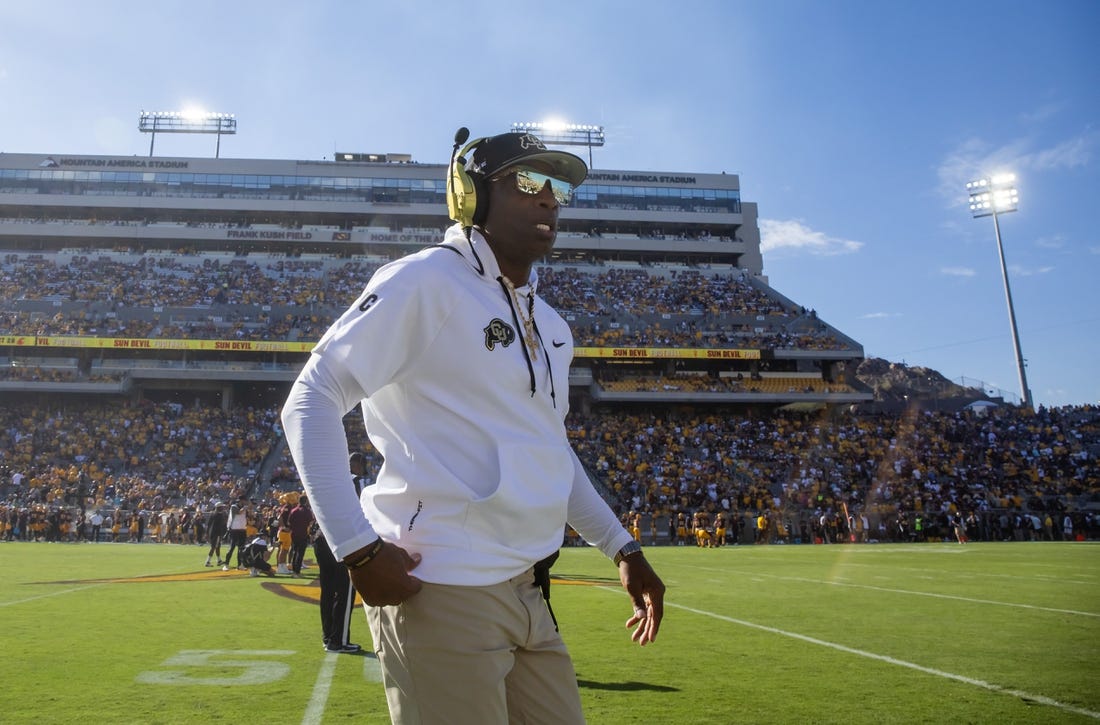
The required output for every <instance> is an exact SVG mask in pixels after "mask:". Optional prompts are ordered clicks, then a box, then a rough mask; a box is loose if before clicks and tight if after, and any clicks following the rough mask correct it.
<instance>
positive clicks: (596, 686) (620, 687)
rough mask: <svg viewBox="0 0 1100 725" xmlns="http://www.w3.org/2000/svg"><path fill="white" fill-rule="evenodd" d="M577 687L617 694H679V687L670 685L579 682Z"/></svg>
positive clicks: (579, 680)
mask: <svg viewBox="0 0 1100 725" xmlns="http://www.w3.org/2000/svg"><path fill="white" fill-rule="evenodd" d="M577 686H578V687H583V688H587V689H589V690H611V691H615V692H640V691H642V690H646V691H649V692H679V691H680V688H678V687H669V686H668V685H654V684H651V683H649V682H593V681H592V680H581V679H578V680H577Z"/></svg>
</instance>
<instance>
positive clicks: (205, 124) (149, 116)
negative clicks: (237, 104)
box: [138, 109, 237, 158]
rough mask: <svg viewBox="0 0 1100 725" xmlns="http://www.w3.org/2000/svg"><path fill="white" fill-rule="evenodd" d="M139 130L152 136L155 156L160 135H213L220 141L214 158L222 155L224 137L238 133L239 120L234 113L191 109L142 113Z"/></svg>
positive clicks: (150, 145) (151, 141)
mask: <svg viewBox="0 0 1100 725" xmlns="http://www.w3.org/2000/svg"><path fill="white" fill-rule="evenodd" d="M138 130H139V131H141V132H142V133H148V134H151V136H150V138H149V155H150V156H152V155H153V144H154V143H155V142H156V139H157V134H158V133H212V134H217V136H218V141H217V145H216V146H215V147H214V158H218V157H219V156H220V155H221V150H222V136H232V135H233V134H235V133H237V118H236V116H234V115H233V114H232V113H209V112H207V111H198V110H193V109H189V110H186V111H142V112H141V115H140V116H138Z"/></svg>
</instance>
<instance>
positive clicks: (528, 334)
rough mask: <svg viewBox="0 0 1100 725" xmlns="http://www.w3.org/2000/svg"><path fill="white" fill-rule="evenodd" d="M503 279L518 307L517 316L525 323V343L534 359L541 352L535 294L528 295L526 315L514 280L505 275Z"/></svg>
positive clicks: (502, 276)
mask: <svg viewBox="0 0 1100 725" xmlns="http://www.w3.org/2000/svg"><path fill="white" fill-rule="evenodd" d="M501 279H502V280H504V286H505V287H507V288H508V294H510V295H512V302H513V304H515V306H516V314H517V315H518V316H519V319H520V322H522V323H523V341H524V342H525V343H527V349H528V350H529V351H530V352H531V357H532V358H534V357H535V356H536V355H538V351H539V338H538V335H536V334H535V293H534V292H528V293H527V313H526V314H524V311H523V305H521V304H520V303H519V295H518V294H517V293H516V286H515V285H514V284H512V280H510V279H508V278H507V277H505V276H504V275H501Z"/></svg>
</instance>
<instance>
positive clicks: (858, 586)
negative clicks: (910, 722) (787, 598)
mask: <svg viewBox="0 0 1100 725" xmlns="http://www.w3.org/2000/svg"><path fill="white" fill-rule="evenodd" d="M695 568H699V569H709V567H695ZM722 571H730V572H732V573H737V574H744V575H745V576H749V577H767V578H769V579H780V580H783V581H792V582H804V583H806V584H828V585H830V586H834V587H852V588H854V589H870V590H872V591H876V592H889V593H891V594H913V595H916V596H921V597H932V598H933V599H953V600H955V601H958V602H970V603H972V604H995V605H997V606H999V607H1015V608H1017V609H1033V610H1036V611H1040V612H1054V613H1055V614H1075V615H1078V616H1081V617H1100V612H1082V611H1080V610H1077V609H1058V608H1055V607H1040V606H1038V605H1035V604H1020V603H1019V602H999V601H996V600H994V599H975V598H973V597H961V596H957V595H954V594H937V593H935V592H922V591H919V590H917V589H896V588H893V587H876V586H873V585H871V584H852V583H850V582H842V581H830V580H828V579H810V578H808V577H801V576H782V575H780V574H764V573H761V572H756V571H740V570H736V569H731V570H726V569H723V570H722Z"/></svg>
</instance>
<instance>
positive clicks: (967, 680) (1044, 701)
mask: <svg viewBox="0 0 1100 725" xmlns="http://www.w3.org/2000/svg"><path fill="white" fill-rule="evenodd" d="M601 588H603V589H605V591H615V590H613V589H610V588H605V587H601ZM665 606H666V607H675V608H676V609H683V610H684V611H685V612H691V613H693V614H701V615H703V616H704V617H711V618H713V619H720V620H722V621H723V622H730V623H732V624H739V625H741V626H742V627H750V628H752V629H759V630H761V631H763V632H770V633H772V634H778V635H780V636H783V637H790V638H791V639H797V640H801V641H803V642H809V643H810V644H816V645H819V646H821V647H828V648H830V649H835V650H838V651H840V652H847V653H848V654H853V655H857V656H859V657H866V658H868V659H872V660H878V661H880V662H885V663H887V664H891V665H897V666H898V667H908V668H909V669H911V670H916V671H918V672H923V673H925V674H928V675H935V676H936V677H943V678H946V679H948V680H955V681H956V682H961V683H963V684H965V685H973V686H975V687H981V688H982V689H985V690H989V691H990V692H995V693H997V694H1000V695H1011V696H1013V697H1019V698H1021V699H1023V700H1030V701H1032V702H1037V703H1039V704H1041V705H1049V706H1050V707H1056V708H1058V709H1059V710H1065V711H1066V712H1072V713H1075V714H1077V715H1083V716H1085V717H1091V718H1092V719H1094V720H1100V712H1094V711H1092V710H1086V709H1085V708H1082V707H1076V706H1074V705H1067V704H1066V703H1064V702H1058V701H1057V700H1052V699H1051V698H1049V697H1045V696H1043V695H1033V694H1031V693H1030V692H1024V691H1023V690H1014V689H1011V688H1008V687H1001V686H1000V685H994V684H993V683H991V682H986V681H985V680H976V679H974V678H973V677H966V676H964V675H956V674H954V673H952V672H944V671H943V670H937V669H934V668H932V667H924V666H923V665H918V664H915V663H913V662H906V661H905V660H899V659H894V658H893V657H887V656H886V655H879V654H875V653H874V652H866V651H864V650H861V649H855V648H853V647H846V646H844V645H842V644H837V643H835V642H826V641H825V640H822V639H816V638H814V637H808V636H806V635H804V634H798V633H796V632H787V631H785V630H782V629H776V628H775V627H768V626H767V625H763V624H756V623H754V622H746V621H745V620H743V619H734V618H733V617H727V616H724V615H722V614H715V613H714V612H707V611H704V610H702V609H693V608H692V607H685V606H684V605H682V604H673V603H670V602H665Z"/></svg>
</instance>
